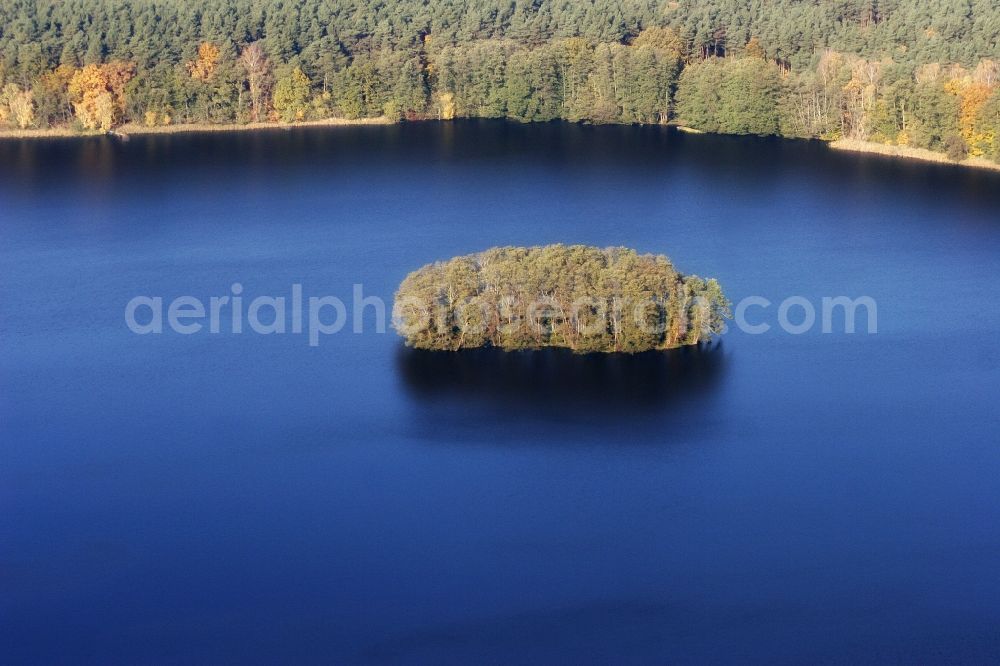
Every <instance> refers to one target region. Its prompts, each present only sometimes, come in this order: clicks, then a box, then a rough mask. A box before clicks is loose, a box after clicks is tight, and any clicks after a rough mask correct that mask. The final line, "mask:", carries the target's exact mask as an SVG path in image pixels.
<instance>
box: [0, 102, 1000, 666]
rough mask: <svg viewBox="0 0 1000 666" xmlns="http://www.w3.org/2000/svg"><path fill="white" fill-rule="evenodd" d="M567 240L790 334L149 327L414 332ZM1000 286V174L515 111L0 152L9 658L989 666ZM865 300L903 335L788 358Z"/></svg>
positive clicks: (999, 444)
mask: <svg viewBox="0 0 1000 666" xmlns="http://www.w3.org/2000/svg"><path fill="white" fill-rule="evenodd" d="M559 242H561V243H584V244H590V245H597V246H602V247H603V246H611V245H623V246H628V247H633V248H635V249H637V250H639V251H640V252H653V253H664V254H666V255H668V256H669V257H670V258H671V259H672V260H673V262H674V263H675V265H676V266H677V267H678V268H679V269H680V270H682V271H685V272H693V273H698V274H699V275H704V276H711V277H716V278H718V279H719V281H720V282H721V283H722V285H723V287H724V288H725V290H726V293H727V295H728V296H729V297H730V298H731V299H732V300H733V302H734V303H738V302H740V301H742V300H743V299H746V298H748V297H757V298H758V299H767V301H768V302H770V303H771V305H770V306H769V307H763V306H762V305H755V306H753V307H752V308H750V309H748V310H747V311H746V312H745V315H746V317H745V318H746V319H747V320H749V321H750V322H752V323H753V324H755V325H756V324H767V325H769V326H770V328H769V330H768V331H767V332H765V333H762V334H752V333H749V332H747V331H744V330H741V329H740V328H739V327H737V326H735V325H733V326H732V327H731V330H730V331H729V332H727V333H726V334H725V335H723V336H722V337H721V339H720V340H719V341H718V342H716V343H714V344H713V345H711V346H709V347H706V348H704V349H686V350H682V351H676V352H670V353H661V354H652V355H649V354H646V355H640V356H636V357H621V356H611V357H586V356H584V357H581V356H573V355H572V354H562V353H555V352H536V353H521V354H516V355H504V354H502V353H489V352H471V353H461V354H457V355H453V354H443V355H434V354H430V353H424V354H419V353H415V352H412V351H407V350H405V349H404V348H403V345H402V343H401V341H400V338H398V337H397V336H396V335H395V334H394V333H393V332H392V331H391V330H389V331H387V332H384V333H380V332H378V330H377V328H378V326H377V324H378V322H377V321H376V319H377V317H376V314H377V313H376V312H375V308H374V307H371V308H368V309H367V310H362V311H361V313H360V316H361V320H360V324H361V328H362V331H361V332H360V333H354V332H352V328H353V326H352V324H353V320H351V321H349V322H348V324H347V325H346V326H345V327H344V329H343V330H341V331H340V332H338V333H336V334H331V335H324V336H321V337H320V338H319V339H318V344H316V345H315V346H311V345H310V344H309V341H308V339H307V338H308V336H307V334H306V333H298V334H295V333H291V332H286V333H285V334H271V335H261V334H258V333H255V332H253V331H251V330H249V329H247V328H246V327H244V330H243V331H242V332H241V333H236V332H234V331H233V330H232V328H231V327H230V326H228V325H224V326H222V327H221V330H220V331H219V332H218V333H211V332H210V331H209V330H208V327H207V325H206V327H205V328H204V329H202V330H201V331H199V332H197V333H193V334H190V335H183V334H179V333H176V332H174V331H172V330H169V329H166V330H164V332H163V333H162V334H147V335H137V334H135V333H133V332H132V331H130V329H129V327H128V326H127V325H126V320H125V316H124V313H125V308H126V305H127V304H128V303H129V301H130V300H131V299H133V298H134V297H136V296H149V297H161V298H162V299H164V303H169V302H171V301H172V300H173V299H175V298H178V297H181V296H191V297H194V298H196V299H200V300H201V301H204V302H206V303H207V302H208V300H209V299H210V297H212V296H224V295H230V296H232V295H233V291H232V289H233V288H232V285H233V284H234V283H239V284H240V286H241V288H242V296H243V297H244V300H245V302H247V303H249V301H250V300H251V299H252V298H254V297H257V296H262V295H266V296H275V297H277V296H287V295H289V294H290V291H291V289H292V285H301V289H302V291H303V293H304V294H305V295H306V297H307V298H308V297H309V296H317V297H323V296H336V297H338V298H340V299H342V300H343V301H344V302H346V303H348V306H349V309H348V317H350V316H351V314H352V313H351V310H350V303H351V298H352V294H353V290H354V289H355V287H354V285H356V284H357V285H362V286H361V289H362V290H363V294H364V295H365V296H366V297H367V296H378V297H380V298H382V299H384V300H386V301H391V298H392V295H393V292H394V291H395V289H396V287H397V285H398V284H399V282H400V281H401V280H402V278H403V277H404V276H405V275H406V274H407V273H408V272H409V271H411V270H414V269H416V268H418V267H420V266H421V265H423V264H425V263H428V262H431V261H434V260H437V259H446V258H448V257H451V256H453V255H457V254H466V253H470V252H475V251H478V250H482V249H485V248H487V247H490V246H494V245H538V244H547V243H559ZM998 258H1000V173H990V172H980V171H974V170H966V169H961V168H955V167H950V166H946V165H936V164H923V163H916V162H904V161H893V160H891V159H887V158H882V157H876V156H865V155H857V154H848V153H837V152H833V151H830V150H828V149H827V148H826V147H825V146H824V145H821V144H819V143H815V142H796V141H781V140H769V139H756V138H737V137H714V136H707V135H706V136H692V135H685V134H681V133H678V132H676V131H673V130H670V129H666V128H660V127H588V126H577V125H570V124H551V125H549V124H541V125H518V124H507V123H502V122H489V121H481V122H480V121H468V122H455V123H446V124H439V123H416V124H404V125H398V126H366V127H338V128H303V129H298V130H290V131H281V130H276V131H262V132H254V133H232V134H225V133H216V134H184V135H182V134H178V135H170V136H148V137H138V136H137V137H133V138H132V139H131V141H128V142H126V143H121V142H117V141H113V140H110V139H106V138H85V139H78V140H44V141H42V140H38V141H5V142H0V345H2V347H0V349H2V351H0V455H2V460H0V506H2V509H3V510H2V511H0V577H2V585H0V586H2V589H3V593H2V594H0V654H3V655H5V657H4V658H3V661H4V662H5V663H27V662H36V663H37V662H42V663H66V662H72V661H84V662H93V663H192V662H198V663H225V662H239V663H275V662H285V663H437V664H469V663H510V662H528V663H551V662H553V661H558V662H564V663H648V662H653V661H655V662H670V663H706V662H719V661H751V662H768V663H811V662H856V661H876V662H894V663H895V662H910V663H915V662H920V663H927V662H965V663H968V662H994V663H995V662H996V661H997V660H1000V566H998V563H1000V482H998V480H1000V409H998V408H997V404H998V402H997V400H998V399H997V395H998V391H1000V336H998V332H1000V308H998V307H997V305H996V300H995V299H996V295H997V294H998V293H1000V270H998V266H1000V262H998ZM839 296H846V297H849V298H851V299H855V298H861V297H868V298H870V299H872V301H874V302H875V303H877V332H875V333H869V331H868V328H867V326H866V323H867V322H866V320H865V318H864V317H862V316H860V315H859V320H858V322H857V324H858V325H857V327H856V332H855V333H853V334H850V333H847V332H845V329H846V321H845V320H844V317H842V316H841V317H839V318H837V317H834V318H833V321H832V322H831V323H832V326H831V327H832V331H831V332H826V333H824V332H823V330H822V327H821V325H820V323H819V321H817V323H816V324H815V326H813V327H810V328H809V329H808V330H806V331H805V332H802V333H798V334H793V333H791V332H788V331H786V330H784V328H783V327H782V325H781V318H780V317H779V312H778V310H779V304H781V303H782V302H784V301H785V300H786V299H788V298H790V297H800V298H799V299H796V300H795V301H794V302H795V303H797V304H798V305H797V306H796V307H793V308H791V309H790V310H788V311H787V312H786V313H785V314H787V319H788V320H790V321H792V322H794V323H799V322H801V321H802V319H803V317H804V316H805V312H806V310H807V305H808V306H810V307H814V308H815V311H816V312H817V314H820V313H821V303H822V299H823V298H832V297H839ZM756 302H757V303H760V301H759V300H758V301H756ZM803 302H805V303H806V304H807V305H803ZM164 308H166V305H164ZM862 312H863V311H862ZM144 316H145V317H148V316H149V315H148V314H147V315H144ZM326 316H332V314H331V313H330V312H327V315H326ZM786 328H787V327H786Z"/></svg>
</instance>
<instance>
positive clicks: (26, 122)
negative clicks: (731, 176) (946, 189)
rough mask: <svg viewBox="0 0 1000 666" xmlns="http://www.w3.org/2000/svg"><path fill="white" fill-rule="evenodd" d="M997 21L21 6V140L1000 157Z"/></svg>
mask: <svg viewBox="0 0 1000 666" xmlns="http://www.w3.org/2000/svg"><path fill="white" fill-rule="evenodd" d="M995 22H996V11H995V8H993V7H992V3H991V2H990V0H970V2H967V3H964V4H963V5H962V7H961V8H959V7H956V6H954V3H949V2H947V1H946V0H932V1H931V2H926V1H923V0H879V1H878V2H875V1H874V0H845V1H842V2H817V3H801V2H795V1H794V0H768V1H765V2H762V3H746V2H739V1H737V0H707V1H706V2H699V3H672V2H658V1H656V0H653V1H630V0H626V1H624V2H617V1H616V2H611V1H610V0H594V1H593V2H590V3H586V2H582V3H563V4H557V3H550V2H544V1H539V2H527V3H526V2H513V3H500V2H493V1H490V0H472V1H471V2H468V3H459V4H455V3H449V2H444V1H443V0H430V2H427V3H425V2H422V1H417V0H397V1H396V2H393V3H391V4H389V5H385V4H384V3H378V2H373V1H367V0H362V1H359V2H348V1H346V0H301V1H300V2H298V3H295V4H289V3H282V2H278V1H277V0H265V1H264V2H260V1H256V0H205V2H201V3H198V6H197V7H191V6H190V4H189V3H186V2H182V1H181V0H165V1H164V2H161V3H156V4H153V3H152V2H147V1H146V0H126V1H125V2H105V1H103V0H72V1H69V2H56V1H55V0H0V127H5V128H7V134H8V135H17V134H18V132H19V131H20V133H21V134H25V133H27V134H31V133H33V132H34V133H37V134H46V133H47V134H53V133H69V134H72V133H86V132H91V133H93V132H98V131H113V130H117V129H119V128H121V127H122V126H123V125H127V126H128V127H130V128H135V129H138V128H147V130H149V131H153V130H157V131H169V130H170V128H176V127H199V126H201V127H209V126H212V127H221V126H227V127H237V126H244V125H247V126H258V125H260V124H261V123H264V124H267V123H273V124H276V125H278V124H293V123H304V122H319V121H328V120H329V121H331V122H346V121H350V120H356V119H371V118H384V119H386V120H387V121H395V120H404V119H410V120H418V119H428V118H434V119H442V120H448V119H452V118H466V117H476V118H508V119H512V120H518V121H524V122H531V121H548V120H556V119H563V120H568V121H573V122H586V123H643V124H652V123H657V124H662V123H667V122H672V123H676V124H680V125H684V126H688V127H692V128H696V129H699V130H703V131H708V132H718V133H730V134H754V135H776V136H786V137H810V138H821V139H826V140H844V141H848V142H864V144H865V145H872V144H876V145H886V146H891V147H893V149H894V150H893V151H892V152H895V153H902V154H906V151H907V150H910V151H913V152H916V151H919V150H929V151H933V152H935V153H939V154H941V155H945V156H946V157H947V158H948V159H950V160H953V161H959V160H964V159H966V158H973V159H974V160H979V161H986V160H992V161H994V162H997V161H1000V90H998V82H1000V65H998V63H997V55H998V54H997V50H998V47H997V45H996V43H995V33H996V26H995ZM858 145H861V144H860V143H859V144H858Z"/></svg>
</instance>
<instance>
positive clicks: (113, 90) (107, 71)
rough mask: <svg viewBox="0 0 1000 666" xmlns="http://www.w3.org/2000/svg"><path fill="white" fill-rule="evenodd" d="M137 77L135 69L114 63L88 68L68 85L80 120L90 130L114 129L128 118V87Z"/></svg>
mask: <svg viewBox="0 0 1000 666" xmlns="http://www.w3.org/2000/svg"><path fill="white" fill-rule="evenodd" d="M133 76H135V65H133V64H132V63H130V62H123V61H121V60H113V61H111V62H108V63H105V64H103V65H85V66H84V67H82V68H81V69H78V70H76V72H75V73H74V74H73V78H72V79H70V82H69V96H70V101H71V102H72V103H73V111H74V112H75V113H76V117H77V119H78V120H79V121H80V124H82V125H83V126H84V127H85V128H87V129H89V130H95V129H100V130H103V131H105V132H107V131H108V130H110V129H112V128H113V127H115V126H116V125H118V124H119V123H121V122H122V121H123V120H124V118H125V85H126V84H127V83H128V82H129V81H131V80H132V77H133Z"/></svg>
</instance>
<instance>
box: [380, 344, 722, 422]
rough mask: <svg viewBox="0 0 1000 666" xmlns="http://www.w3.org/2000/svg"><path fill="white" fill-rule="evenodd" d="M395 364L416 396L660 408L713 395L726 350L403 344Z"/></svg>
mask: <svg viewBox="0 0 1000 666" xmlns="http://www.w3.org/2000/svg"><path fill="white" fill-rule="evenodd" d="M396 364H397V370H398V373H399V376H400V378H401V380H402V383H403V385H404V386H405V388H406V390H407V391H408V392H409V393H410V394H411V395H412V396H413V397H414V398H416V399H418V400H426V401H435V400H449V401H466V402H470V401H479V402H484V401H485V402H490V403H494V404H497V405H503V406H517V405H520V406H534V407H537V408H538V409H555V408H559V407H572V408H579V407H587V406H593V407H599V408H600V409H601V410H602V411H604V410H607V409H622V410H631V409H635V410H659V409H662V408H664V407H667V406H669V405H671V404H674V403H679V402H683V401H686V400H689V399H692V398H696V397H701V396H704V395H705V394H706V393H708V392H710V391H711V390H712V389H713V388H714V387H715V386H716V385H717V384H718V382H719V380H720V379H721V377H722V375H723V374H724V372H725V367H726V355H725V353H724V352H723V349H722V343H721V342H715V343H712V344H708V345H701V346H697V347H682V348H679V349H670V350H665V351H650V352H642V353H638V354H600V353H595V354H574V353H573V352H572V351H570V350H568V349H551V348H550V349H538V350H523V351H503V350H500V349H495V348H484V349H463V350H459V351H454V352H442V351H426V350H419V349H410V348H407V347H402V348H400V350H399V353H398V355H397V359H396Z"/></svg>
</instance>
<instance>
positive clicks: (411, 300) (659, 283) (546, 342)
mask: <svg viewBox="0 0 1000 666" xmlns="http://www.w3.org/2000/svg"><path fill="white" fill-rule="evenodd" d="M730 316H731V313H730V303H729V301H728V300H726V297H725V296H724V295H723V293H722V288H721V287H720V286H719V283H718V282H717V281H715V280H714V279H708V280H705V279H702V278H700V277H698V276H696V275H684V274H682V273H680V272H679V271H677V270H676V269H675V268H674V266H673V264H672V263H671V262H670V260H669V259H667V258H666V257H664V256H662V255H652V254H638V253H637V252H635V251H634V250H630V249H627V248H620V247H613V248H606V249H599V248H595V247H588V246H585V245H547V246H544V247H496V248H491V249H489V250H485V251H483V252H479V253H477V254H470V255H466V256H461V257H455V258H453V259H450V260H448V261H439V262H436V263H433V264H428V265H426V266H424V267H422V268H420V269H418V270H416V271H414V272H412V273H410V274H409V275H407V276H406V278H405V279H404V280H403V282H402V284H400V286H399V291H397V293H396V297H395V303H394V305H393V324H394V326H395V328H396V330H397V332H398V333H399V334H400V335H401V336H403V338H404V339H405V341H406V344H407V345H408V346H410V347H414V348H416V349H428V350H447V351H457V350H459V349H470V348H481V347H492V348H496V349H504V350H508V351H511V350H518V349H540V348H543V347H559V348H566V349H571V350H573V351H574V352H578V353H586V352H626V353H637V352H644V351H651V350H663V349H675V348H678V347H683V346H689V345H698V344H699V343H702V342H707V341H710V340H711V339H712V338H713V336H714V335H717V334H719V333H722V332H723V330H724V327H725V320H726V319H727V318H729V317H730Z"/></svg>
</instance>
